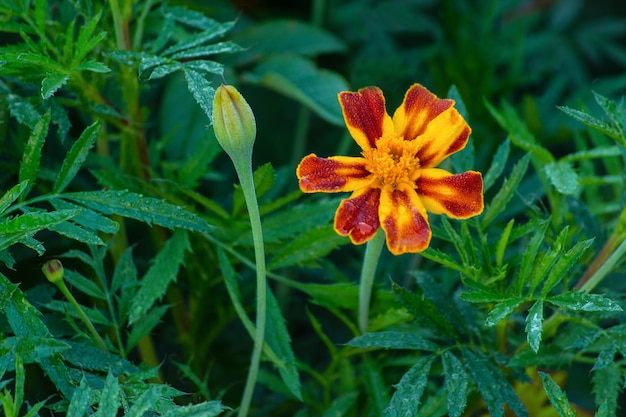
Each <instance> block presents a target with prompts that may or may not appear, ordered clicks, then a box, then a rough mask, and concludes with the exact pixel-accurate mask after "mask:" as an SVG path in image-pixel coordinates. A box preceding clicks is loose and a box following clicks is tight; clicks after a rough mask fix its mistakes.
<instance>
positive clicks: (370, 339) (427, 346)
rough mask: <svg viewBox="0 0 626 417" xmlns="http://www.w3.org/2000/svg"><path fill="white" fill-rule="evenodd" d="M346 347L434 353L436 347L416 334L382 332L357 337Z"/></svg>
mask: <svg viewBox="0 0 626 417" xmlns="http://www.w3.org/2000/svg"><path fill="white" fill-rule="evenodd" d="M347 345H348V346H354V347H360V348H363V349H410V350H426V351H436V350H437V349H438V347H437V345H435V344H434V343H433V342H431V341H430V340H428V339H424V338H423V337H422V336H420V335H419V334H417V333H412V332H400V331H384V332H376V333H365V334H362V335H361V336H357V337H355V338H354V339H352V340H350V341H349V342H348V343H347Z"/></svg>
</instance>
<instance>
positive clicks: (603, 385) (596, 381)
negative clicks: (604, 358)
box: [591, 362, 624, 416]
mask: <svg viewBox="0 0 626 417" xmlns="http://www.w3.org/2000/svg"><path fill="white" fill-rule="evenodd" d="M623 379H624V378H623V375H622V372H621V370H620V367H619V365H618V364H617V363H615V362H610V363H609V364H608V365H607V366H606V367H604V368H602V369H596V370H595V371H593V375H592V376H591V383H592V384H593V389H592V392H593V395H594V397H595V402H596V405H597V406H600V407H602V406H605V408H606V415H607V416H609V415H612V416H616V415H617V408H618V398H619V396H620V394H621V392H622V389H623V388H622V383H623ZM599 415H600V413H598V414H596V416H599Z"/></svg>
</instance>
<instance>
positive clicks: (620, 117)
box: [593, 91, 626, 144]
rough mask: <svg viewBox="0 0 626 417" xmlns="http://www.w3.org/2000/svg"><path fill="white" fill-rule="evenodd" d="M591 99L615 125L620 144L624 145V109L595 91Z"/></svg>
mask: <svg viewBox="0 0 626 417" xmlns="http://www.w3.org/2000/svg"><path fill="white" fill-rule="evenodd" d="M593 97H594V98H595V100H596V103H598V105H599V106H600V107H602V110H604V112H605V113H606V114H607V116H609V118H610V119H611V121H613V123H614V124H615V128H616V129H617V131H618V133H619V138H620V142H621V143H622V144H624V142H625V141H626V137H624V134H625V133H626V132H625V131H626V109H625V108H624V107H623V106H621V105H619V104H617V102H615V101H613V100H609V99H608V98H606V97H604V96H603V95H601V94H598V93H596V92H595V91H594V92H593Z"/></svg>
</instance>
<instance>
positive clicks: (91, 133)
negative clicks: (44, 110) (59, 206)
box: [53, 121, 102, 193]
mask: <svg viewBox="0 0 626 417" xmlns="http://www.w3.org/2000/svg"><path fill="white" fill-rule="evenodd" d="M101 127H102V125H101V123H100V121H96V122H94V123H93V124H91V125H90V126H88V127H87V128H85V130H84V131H83V133H82V134H81V135H80V137H79V138H78V139H77V140H76V142H74V144H73V145H72V148H71V149H70V150H69V152H68V153H67V156H66V157H65V159H64V160H63V165H61V170H60V171H59V175H58V177H57V180H56V182H55V183H54V188H53V191H54V192H55V193H60V192H62V191H63V190H64V189H65V187H67V186H68V184H69V183H70V182H71V181H72V180H73V179H74V177H75V176H76V174H77V173H78V170H79V169H80V168H81V166H82V165H83V163H84V162H85V160H86V159H87V155H88V154H89V151H90V150H91V148H92V147H93V145H94V144H95V143H96V139H97V138H98V136H99V135H100V130H101Z"/></svg>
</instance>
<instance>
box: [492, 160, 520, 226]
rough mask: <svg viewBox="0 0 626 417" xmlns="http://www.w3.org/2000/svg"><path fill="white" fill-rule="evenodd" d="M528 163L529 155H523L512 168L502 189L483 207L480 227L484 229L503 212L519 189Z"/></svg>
mask: <svg viewBox="0 0 626 417" xmlns="http://www.w3.org/2000/svg"><path fill="white" fill-rule="evenodd" d="M528 162H530V154H526V155H524V157H523V158H522V159H520V160H519V162H518V163H517V164H515V166H514V167H513V170H512V171H511V175H510V176H509V177H508V178H507V179H505V180H504V183H503V184H502V188H500V190H499V191H498V193H497V194H496V195H495V197H494V198H493V199H492V200H491V203H490V204H489V205H488V206H487V207H485V211H484V213H483V215H482V222H481V227H482V229H485V228H486V227H487V226H488V225H489V224H490V223H491V222H492V221H493V220H495V218H496V217H497V216H498V215H499V214H500V213H502V212H503V211H504V209H505V208H506V205H507V203H508V202H509V201H510V200H511V199H512V198H513V196H514V195H515V193H517V189H518V187H519V184H520V182H521V181H522V178H523V177H524V174H525V173H526V170H527V169H528Z"/></svg>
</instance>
